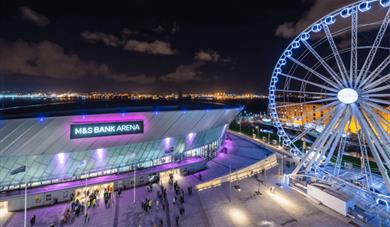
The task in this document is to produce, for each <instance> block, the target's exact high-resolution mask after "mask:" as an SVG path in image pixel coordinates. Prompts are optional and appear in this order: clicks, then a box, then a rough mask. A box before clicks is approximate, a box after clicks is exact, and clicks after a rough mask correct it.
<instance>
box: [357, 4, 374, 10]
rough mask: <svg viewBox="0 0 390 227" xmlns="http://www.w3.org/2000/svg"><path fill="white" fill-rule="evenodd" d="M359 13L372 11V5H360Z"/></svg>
mask: <svg viewBox="0 0 390 227" xmlns="http://www.w3.org/2000/svg"><path fill="white" fill-rule="evenodd" d="M358 8H359V11H360V12H366V11H368V10H370V9H371V3H370V2H363V3H361V4H360V5H359V7H358Z"/></svg>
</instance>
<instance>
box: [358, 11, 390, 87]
mask: <svg viewBox="0 0 390 227" xmlns="http://www.w3.org/2000/svg"><path fill="white" fill-rule="evenodd" d="M389 22H390V8H389V9H388V10H387V13H386V16H385V18H384V19H383V21H382V24H381V27H380V28H379V31H378V33H377V35H376V37H375V40H374V43H373V45H372V47H371V49H370V52H369V53H368V55H367V57H366V60H365V61H364V63H363V67H362V68H361V70H360V72H359V75H358V77H357V79H356V84H359V82H360V79H362V78H363V79H364V78H365V77H366V75H367V73H368V71H369V70H370V67H371V64H372V62H373V60H374V57H375V55H376V51H377V50H378V47H379V45H380V44H381V42H382V39H383V36H384V35H385V33H386V30H387V27H388V25H389Z"/></svg>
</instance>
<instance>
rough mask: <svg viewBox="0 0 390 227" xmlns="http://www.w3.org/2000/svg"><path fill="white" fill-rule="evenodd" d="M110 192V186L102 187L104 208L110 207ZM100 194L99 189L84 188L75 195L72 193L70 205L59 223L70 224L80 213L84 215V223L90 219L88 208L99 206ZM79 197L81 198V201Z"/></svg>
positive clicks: (111, 199) (111, 189)
mask: <svg viewBox="0 0 390 227" xmlns="http://www.w3.org/2000/svg"><path fill="white" fill-rule="evenodd" d="M112 193H113V188H112V187H111V186H107V187H105V188H104V193H103V198H104V204H105V207H106V208H109V207H111V203H112V202H113V195H112ZM100 196H101V194H100V190H99V189H96V190H93V191H90V190H86V191H83V192H80V193H79V194H78V195H77V196H75V195H74V194H73V193H72V194H71V197H70V198H71V202H70V205H69V207H68V208H67V209H66V210H65V212H64V214H63V215H62V216H61V218H60V223H61V225H64V224H72V223H73V221H74V219H75V218H76V217H78V216H80V215H83V216H84V223H88V222H89V221H90V215H89V209H94V208H96V207H99V200H100ZM80 198H82V199H81V200H82V201H81V202H80Z"/></svg>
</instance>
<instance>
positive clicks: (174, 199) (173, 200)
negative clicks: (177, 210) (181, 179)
mask: <svg viewBox="0 0 390 227" xmlns="http://www.w3.org/2000/svg"><path fill="white" fill-rule="evenodd" d="M172 203H173V205H175V203H176V196H175V197H173V198H172Z"/></svg>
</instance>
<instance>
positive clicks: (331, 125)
mask: <svg viewBox="0 0 390 227" xmlns="http://www.w3.org/2000/svg"><path fill="white" fill-rule="evenodd" d="M345 108H346V105H345V104H343V103H339V104H338V105H337V107H336V111H335V115H334V117H333V118H332V119H331V120H330V122H329V123H328V124H327V125H326V127H325V129H324V130H323V131H322V132H321V134H320V135H319V137H318V138H317V139H316V140H315V141H314V143H313V145H312V146H311V147H310V150H309V151H308V152H307V153H306V154H305V155H304V156H303V157H302V159H301V160H300V162H299V164H298V165H297V166H296V167H295V169H294V170H293V172H292V175H296V174H297V173H298V172H299V171H300V170H301V168H302V167H303V166H304V165H305V164H306V162H307V161H308V159H309V158H310V156H312V155H314V156H312V158H313V157H315V156H316V155H317V153H318V150H317V146H318V144H319V143H321V141H322V140H324V139H325V140H326V139H327V138H328V137H329V134H330V131H331V130H333V128H334V125H335V124H336V122H337V121H338V120H339V118H340V116H341V114H342V113H343V112H344V110H345Z"/></svg>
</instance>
